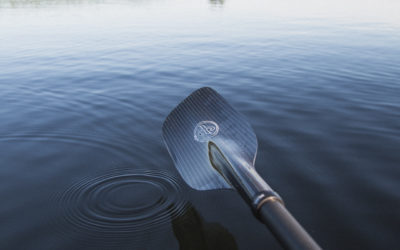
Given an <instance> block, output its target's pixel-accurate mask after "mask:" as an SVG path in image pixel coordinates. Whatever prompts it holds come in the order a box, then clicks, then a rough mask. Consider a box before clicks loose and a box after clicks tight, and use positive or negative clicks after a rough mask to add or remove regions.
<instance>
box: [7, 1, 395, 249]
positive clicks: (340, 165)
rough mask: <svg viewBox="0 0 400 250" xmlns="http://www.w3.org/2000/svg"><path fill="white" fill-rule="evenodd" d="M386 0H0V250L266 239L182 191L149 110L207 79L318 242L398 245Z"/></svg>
mask: <svg viewBox="0 0 400 250" xmlns="http://www.w3.org/2000/svg"><path fill="white" fill-rule="evenodd" d="M399 9H400V5H399V3H397V2H395V1H383V2H382V1H377V0H376V1H375V0H372V1H355V2H354V1H353V2H352V3H348V2H346V1H330V2H324V3H321V2H318V1H312V0H307V1H306V2H304V1H302V2H301V3H297V2H293V1H283V2H282V1H281V2H279V3H277V2H272V1H253V0H252V1H237V0H226V1H222V0H221V1H209V2H207V1H204V0H201V1H200V0H199V1H195V0H190V1H178V0H171V1H169V0H165V1H161V0H160V1H157V0H153V1H152V0H149V1H90V0H87V1H66V0H65V1H50V0H49V1H3V0H0V163H1V164H0V200H1V205H0V249H179V248H180V249H280V246H279V244H278V243H277V242H276V241H275V239H274V238H273V237H272V236H271V234H270V232H269V231H268V229H266V228H265V227H264V226H263V225H262V224H260V223H259V222H258V221H257V220H256V219H255V218H254V217H253V215H252V213H251V211H250V209H249V208H248V207H247V205H246V204H245V202H244V201H242V199H241V198H240V196H239V195H238V194H237V193H235V192H233V191H228V190H220V191H206V192H198V191H194V190H191V189H190V188H189V187H188V186H187V185H186V184H185V183H184V182H183V181H182V179H181V177H180V176H179V174H178V173H177V171H176V170H175V168H174V166H173V164H172V161H171V159H170V158H169V155H168V152H167V151H166V149H165V147H164V145H163V143H162V140H161V126H162V122H163V120H164V119H165V117H166V116H167V114H168V113H169V112H170V111H171V109H172V108H173V107H175V105H177V104H178V103H179V101H180V100H182V99H183V98H184V97H185V96H187V95H188V94H190V93H191V92H192V91H193V90H195V89H197V88H199V87H202V86H210V87H213V88H214V89H216V90H217V91H219V92H220V93H221V94H222V95H223V96H224V97H225V98H226V99H228V100H229V101H230V103H231V104H232V105H233V106H234V107H235V108H237V109H238V110H239V111H241V112H242V113H244V114H245V116H246V117H248V119H249V121H250V123H251V124H252V126H253V128H254V129H255V131H256V134H257V136H258V140H259V151H258V157H257V161H256V168H257V169H258V171H259V173H260V174H261V176H263V177H264V178H265V179H266V180H267V181H268V183H269V184H270V185H271V186H272V187H273V188H274V189H275V190H277V191H278V192H279V193H280V194H281V196H282V197H283V198H284V200H285V202H286V204H287V207H288V208H289V209H290V210H291V211H292V213H293V214H294V215H295V216H296V217H297V219H298V220H299V221H300V222H301V223H302V224H303V225H304V227H305V228H307V229H308V230H309V232H310V233H311V234H312V235H313V236H314V237H315V239H316V240H317V241H318V242H319V243H320V245H321V246H323V247H324V248H326V249H397V248H398V247H399V245H400V192H399V190H400V154H399V150H400V82H399V79H400V19H399V17H400V15H399Z"/></svg>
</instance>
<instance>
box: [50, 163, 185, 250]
mask: <svg viewBox="0 0 400 250" xmlns="http://www.w3.org/2000/svg"><path fill="white" fill-rule="evenodd" d="M180 189H181V188H180V182H179V181H178V180H177V179H175V178H174V177H172V176H170V175H168V174H167V173H166V172H164V171H160V170H139V171H138V170H127V169H125V170H113V171H111V172H108V173H106V174H104V175H100V176H97V177H94V178H93V177H92V178H84V179H83V180H81V181H79V182H77V183H75V184H74V185H72V186H71V187H70V188H68V189H67V190H66V191H65V192H63V193H61V194H59V195H57V197H56V200H57V204H58V205H59V208H60V209H61V211H62V214H63V215H62V221H58V222H57V223H60V222H61V223H63V224H65V225H66V227H60V226H57V228H64V230H63V233H64V235H68V237H71V235H73V234H74V233H76V235H79V238H80V240H83V241H86V242H91V243H90V244H92V243H93V242H96V241H94V240H99V241H100V242H97V244H101V245H104V244H105V245H107V244H113V245H115V244H119V243H123V241H124V240H129V241H130V242H134V241H137V240H141V239H142V237H143V236H145V235H151V233H154V232H156V231H159V230H162V229H163V228H165V226H168V225H169V223H170V221H171V220H173V219H174V218H177V217H179V216H180V215H181V214H182V213H183V212H184V211H185V209H186V207H187V203H186V202H185V199H184V197H183V196H182V194H180V193H179V191H180ZM71 233H72V234H71ZM82 237H83V238H82ZM121 240H122V241H121ZM97 244H96V245H97Z"/></svg>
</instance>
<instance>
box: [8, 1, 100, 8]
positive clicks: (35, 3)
mask: <svg viewBox="0 0 400 250" xmlns="http://www.w3.org/2000/svg"><path fill="white" fill-rule="evenodd" d="M104 2H105V0H0V8H18V7H45V6H52V5H75V4H85V3H104Z"/></svg>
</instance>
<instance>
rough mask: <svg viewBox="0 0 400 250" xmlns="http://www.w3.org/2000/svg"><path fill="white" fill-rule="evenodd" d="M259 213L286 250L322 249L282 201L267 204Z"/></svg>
mask: <svg viewBox="0 0 400 250" xmlns="http://www.w3.org/2000/svg"><path fill="white" fill-rule="evenodd" d="M258 213H259V218H260V220H261V221H262V222H263V223H264V224H266V225H267V226H268V228H269V229H270V230H271V231H272V233H273V234H274V235H275V237H276V238H277V239H278V240H279V242H280V243H281V244H282V245H283V246H284V248H285V249H288V250H317V249H321V248H320V247H319V246H318V244H317V243H316V242H315V241H314V240H313V239H312V238H311V236H310V235H309V234H308V233H307V232H306V230H305V229H304V228H303V227H302V226H301V225H300V224H299V223H298V222H297V220H296V219H295V218H294V217H293V216H292V215H291V214H290V213H289V211H288V210H287V209H286V208H285V206H284V205H283V204H282V203H281V202H280V201H277V200H271V201H268V202H265V203H264V204H262V206H261V207H260V209H259V210H258Z"/></svg>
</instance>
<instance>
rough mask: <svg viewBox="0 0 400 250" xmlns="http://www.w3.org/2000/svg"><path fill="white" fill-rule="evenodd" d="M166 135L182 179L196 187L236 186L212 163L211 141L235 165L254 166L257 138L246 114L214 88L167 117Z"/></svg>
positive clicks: (202, 91) (201, 91) (198, 93)
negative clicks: (236, 108)
mask: <svg viewBox="0 0 400 250" xmlns="http://www.w3.org/2000/svg"><path fill="white" fill-rule="evenodd" d="M162 129H163V138H164V142H165V144H166V146H167V148H168V151H169V153H170V155H171V157H172V159H173V161H174V164H175V166H176V168H177V169H178V171H179V173H180V174H181V176H182V178H183V179H184V180H185V181H186V182H187V183H188V185H189V186H191V187H192V188H194V189H197V190H209V189H219V188H232V187H231V186H230V185H229V184H228V182H227V181H226V180H225V179H224V178H223V177H222V176H221V175H220V173H219V172H218V171H217V170H216V169H215V168H213V166H212V164H211V163H210V158H209V152H208V142H209V141H212V142H213V143H215V144H216V145H218V147H219V148H220V149H221V151H222V152H223V153H224V155H225V156H226V158H227V159H228V160H229V161H231V162H232V163H235V164H240V165H242V166H244V167H248V168H253V166H254V160H255V156H256V153H257V138H256V135H255V134H254V132H253V129H252V128H251V126H250V124H249V123H248V122H247V120H246V119H245V117H244V116H243V115H241V114H240V113H238V112H237V111H236V110H234V109H233V108H232V106H230V105H229V104H228V102H227V101H226V100H225V99H224V98H223V97H222V96H221V95H219V94H218V93H217V92H216V91H215V90H213V89H211V88H207V87H205V88H201V89H198V90H196V91H195V92H193V93H192V94H191V95H190V96H189V97H187V98H186V99H185V100H183V101H182V102H181V103H180V104H179V105H178V106H177V107H176V108H175V109H174V110H173V111H172V112H171V113H170V114H169V115H168V117H167V118H166V120H165V122H164V124H163V128H162Z"/></svg>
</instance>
